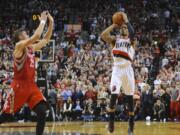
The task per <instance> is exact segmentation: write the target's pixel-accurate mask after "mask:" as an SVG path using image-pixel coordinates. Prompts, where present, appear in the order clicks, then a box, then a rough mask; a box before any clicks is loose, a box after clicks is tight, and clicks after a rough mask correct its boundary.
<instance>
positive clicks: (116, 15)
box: [112, 12, 124, 26]
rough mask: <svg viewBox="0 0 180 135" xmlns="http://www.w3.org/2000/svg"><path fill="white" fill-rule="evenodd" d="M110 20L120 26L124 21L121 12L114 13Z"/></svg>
mask: <svg viewBox="0 0 180 135" xmlns="http://www.w3.org/2000/svg"><path fill="white" fill-rule="evenodd" d="M112 21H113V24H117V25H119V26H121V25H122V24H123V22H124V20H123V14H122V12H116V13H114V15H113V17H112Z"/></svg>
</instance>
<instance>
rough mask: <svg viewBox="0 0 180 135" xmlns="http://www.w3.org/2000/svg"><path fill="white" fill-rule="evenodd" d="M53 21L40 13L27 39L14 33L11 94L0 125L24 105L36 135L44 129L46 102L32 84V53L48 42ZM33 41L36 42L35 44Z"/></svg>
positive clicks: (50, 17) (33, 57)
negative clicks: (34, 121) (32, 115)
mask: <svg viewBox="0 0 180 135" xmlns="http://www.w3.org/2000/svg"><path fill="white" fill-rule="evenodd" d="M47 20H48V21H49V25H48V30H47V32H46V34H45V36H44V38H43V39H41V40H40V37H41V35H42V32H43V30H44V27H45V24H46V22H47ZM53 24H54V20H53V17H52V16H51V15H50V13H49V12H47V11H44V12H42V13H41V16H40V24H39V26H38V28H37V29H36V30H35V32H34V34H33V35H32V36H31V37H28V34H27V33H26V31H25V30H24V29H19V30H17V31H15V33H14V43H15V50H14V53H13V57H14V80H13V82H12V84H11V87H12V89H11V91H10V93H9V94H8V97H7V101H6V102H5V104H4V108H3V111H2V114H1V115H0V124H1V123H3V122H5V121H7V120H8V119H9V118H10V117H11V116H12V115H13V114H15V113H16V112H18V111H19V110H20V109H21V107H22V106H23V105H24V104H25V103H27V104H28V105H29V107H30V108H31V109H32V110H33V111H34V112H35V113H36V114H37V126H36V135H42V134H43V131H44V127H45V121H46V120H45V118H46V110H47V109H48V107H47V104H46V99H45V98H44V96H43V95H42V93H41V92H40V89H39V88H38V87H37V85H36V83H35V54H34V52H35V51H37V50H40V49H41V48H42V47H44V46H45V45H46V44H47V43H48V42H49V40H50V38H51V35H52V30H53ZM37 41H39V42H38V43H37Z"/></svg>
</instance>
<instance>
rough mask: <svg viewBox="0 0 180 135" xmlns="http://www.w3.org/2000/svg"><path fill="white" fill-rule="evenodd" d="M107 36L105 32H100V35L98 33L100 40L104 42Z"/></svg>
mask: <svg viewBox="0 0 180 135" xmlns="http://www.w3.org/2000/svg"><path fill="white" fill-rule="evenodd" d="M106 37H107V36H106V34H104V33H102V34H101V35H100V38H101V40H102V41H104V42H106V41H107V40H106V39H107V38H106Z"/></svg>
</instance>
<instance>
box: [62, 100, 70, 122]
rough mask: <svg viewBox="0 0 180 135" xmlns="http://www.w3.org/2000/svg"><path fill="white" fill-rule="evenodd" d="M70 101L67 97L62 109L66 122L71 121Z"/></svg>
mask: <svg viewBox="0 0 180 135" xmlns="http://www.w3.org/2000/svg"><path fill="white" fill-rule="evenodd" d="M71 114H72V100H71V97H68V99H67V101H65V103H64V108H63V115H64V118H65V120H66V121H69V120H71V117H72V115H71Z"/></svg>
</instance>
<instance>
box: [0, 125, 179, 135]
mask: <svg viewBox="0 0 180 135" xmlns="http://www.w3.org/2000/svg"><path fill="white" fill-rule="evenodd" d="M115 126H116V129H115V132H114V133H113V134H110V133H108V131H107V123H106V122H86V123H84V122H56V123H47V124H46V128H45V133H44V135H127V128H128V127H127V123H125V122H116V125H115ZM0 135H35V123H6V124H3V125H0ZM134 135H180V123H175V122H166V123H156V122H152V123H151V124H150V125H146V123H145V122H137V123H136V126H135V132H134Z"/></svg>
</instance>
